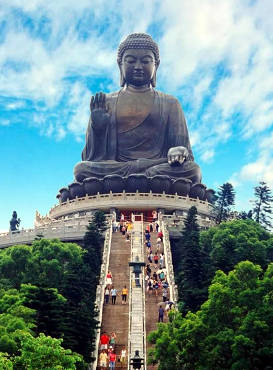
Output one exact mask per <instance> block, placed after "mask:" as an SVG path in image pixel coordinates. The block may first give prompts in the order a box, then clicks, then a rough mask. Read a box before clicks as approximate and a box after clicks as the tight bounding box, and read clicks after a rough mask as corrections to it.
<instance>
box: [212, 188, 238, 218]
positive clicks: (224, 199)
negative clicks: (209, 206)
mask: <svg viewBox="0 0 273 370" xmlns="http://www.w3.org/2000/svg"><path fill="white" fill-rule="evenodd" d="M216 199H217V200H216V203H215V206H214V213H215V221H216V223H217V224H220V223H221V222H222V221H226V220H227V219H228V216H229V214H230V206H232V205H234V199H235V192H234V189H233V186H232V184H230V183H229V182H226V183H225V184H223V185H222V186H220V187H219V189H218V191H217V194H216Z"/></svg>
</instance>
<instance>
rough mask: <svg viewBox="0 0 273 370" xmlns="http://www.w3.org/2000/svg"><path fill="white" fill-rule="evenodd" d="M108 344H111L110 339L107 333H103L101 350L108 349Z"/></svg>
mask: <svg viewBox="0 0 273 370" xmlns="http://www.w3.org/2000/svg"><path fill="white" fill-rule="evenodd" d="M108 344H109V337H108V335H107V334H106V333H105V332H103V333H102V335H101V337H100V349H101V350H103V349H107V348H108Z"/></svg>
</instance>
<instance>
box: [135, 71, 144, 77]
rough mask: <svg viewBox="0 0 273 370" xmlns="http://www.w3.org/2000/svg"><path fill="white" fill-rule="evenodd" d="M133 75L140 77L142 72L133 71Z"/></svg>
mask: <svg viewBox="0 0 273 370" xmlns="http://www.w3.org/2000/svg"><path fill="white" fill-rule="evenodd" d="M133 76H136V77H142V76H144V73H141V72H137V73H133Z"/></svg>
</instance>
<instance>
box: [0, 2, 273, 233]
mask: <svg viewBox="0 0 273 370" xmlns="http://www.w3.org/2000/svg"><path fill="white" fill-rule="evenodd" d="M272 14H273V2H272V1H271V0H259V1H245V0H221V1H219V0H207V1H203V0H192V1H190V2H189V1H186V0H164V1H163V0H162V1H152V0H150V1H145V0H140V1H135V2H133V3H131V2H130V3H129V2H128V1H120V0H119V1H111V0H107V1H106V0H92V1H90V0H89V1H87V0H78V1H76V2H75V1H72V0H58V1H51V0H48V1H42V0H28V1H24V2H23V1H20V0H9V1H7V0H2V1H1V6H0V71H1V73H0V138H1V146H0V164H1V181H0V231H1V230H7V229H8V227H9V219H10V217H11V214H12V211H13V210H16V211H17V213H18V215H19V217H20V218H21V219H22V226H23V227H24V228H28V227H32V226H33V220H34V216H35V211H36V209H37V210H38V211H39V212H40V213H42V214H46V213H47V212H48V210H49V209H50V207H51V206H52V205H54V204H55V203H56V199H55V196H56V194H57V192H58V190H59V189H60V188H61V187H62V186H65V185H67V184H68V183H70V182H71V181H72V180H73V167H74V165H75V164H76V163H77V162H78V161H79V160H80V154H81V151H82V148H83V146H84V135H85V130H86V126H87V122H88V115H89V102H90V97H91V95H92V94H94V93H95V92H97V91H104V92H110V91H115V90H118V89H119V73H118V68H117V65H116V50H117V47H118V44H119V42H120V41H121V40H122V39H123V38H124V37H125V36H126V35H127V34H129V33H132V32H147V33H150V34H151V35H152V36H153V38H154V39H155V40H156V41H157V42H158V44H159V47H160V57H161V64H160V67H159V70H158V73H157V77H158V78H157V88H158V89H159V90H161V91H163V92H166V93H170V94H172V95H175V96H176V97H177V98H178V99H179V101H180V102H181V104H182V106H183V109H184V111H185V115H186V118H187V122H188V127H189V132H190V138H191V142H192V146H193V151H194V155H195V160H196V162H197V163H198V164H199V165H200V166H201V169H202V173H203V182H204V183H205V184H206V185H207V186H208V187H213V188H216V189H217V187H218V186H219V185H221V184H223V183H224V182H227V181H231V182H232V183H233V184H234V186H235V189H236V208H237V209H239V210H242V209H244V210H248V209H250V207H251V204H250V203H249V199H251V198H253V187H254V186H255V185H256V184H257V183H258V181H260V180H264V181H266V182H267V183H268V185H270V186H271V187H272V185H273V155H272V154H273V129H272V124H273V44H272V41H273V23H272Z"/></svg>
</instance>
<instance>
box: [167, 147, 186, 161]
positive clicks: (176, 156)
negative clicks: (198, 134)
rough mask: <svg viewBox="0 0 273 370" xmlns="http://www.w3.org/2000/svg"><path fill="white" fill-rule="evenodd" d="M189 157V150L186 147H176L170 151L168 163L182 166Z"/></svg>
mask: <svg viewBox="0 0 273 370" xmlns="http://www.w3.org/2000/svg"><path fill="white" fill-rule="evenodd" d="M188 156H189V152H188V149H187V148H185V147H184V146H175V147H173V148H170V149H169V151H168V163H169V164H170V165H173V164H182V163H183V162H184V161H185V160H186V159H187V158H188Z"/></svg>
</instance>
